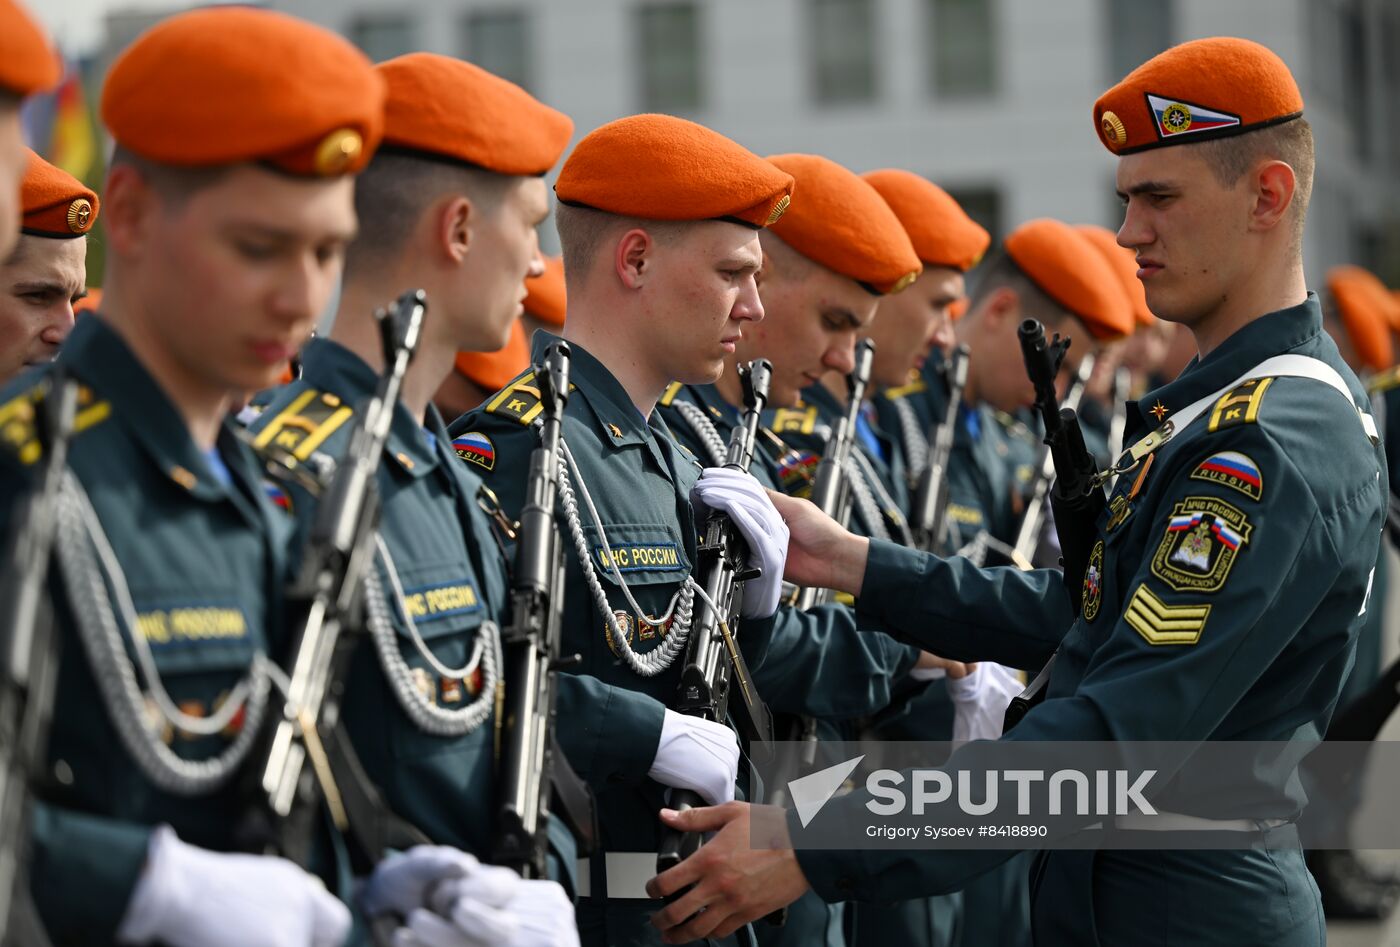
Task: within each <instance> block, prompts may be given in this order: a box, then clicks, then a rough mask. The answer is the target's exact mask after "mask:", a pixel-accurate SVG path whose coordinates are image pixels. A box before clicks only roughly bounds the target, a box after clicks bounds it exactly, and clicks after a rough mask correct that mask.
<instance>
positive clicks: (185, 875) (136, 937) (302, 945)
mask: <svg viewBox="0 0 1400 947" xmlns="http://www.w3.org/2000/svg"><path fill="white" fill-rule="evenodd" d="M349 933H350V910H349V909H348V908H347V907H346V906H345V905H344V904H342V903H340V901H339V900H337V899H336V898H335V897H334V896H333V895H331V894H330V892H328V891H326V889H325V886H324V885H322V884H321V882H320V880H319V879H317V878H314V877H312V876H311V875H308V874H307V873H306V872H304V871H302V870H301V869H300V868H298V867H297V866H296V865H294V864H292V863H291V862H289V861H287V860H286V859H282V858H272V857H268V856H263V855H229V854H224V853H221V852H211V851H207V850H205V849H202V848H195V847H194V846H193V845H186V844H185V843H184V842H182V841H180V839H179V838H178V837H177V836H176V835H175V832H174V830H172V829H171V828H170V826H168V825H162V826H160V827H159V828H158V829H156V830H155V832H154V833H153V834H152V835H151V842H150V845H149V847H148V849H147V852H146V868H145V871H144V872H142V874H141V878H140V880H139V881H137V883H136V889H135V890H134V891H133V892H132V895H131V903H130V904H128V905H127V908H126V915H125V916H124V917H123V918H122V922H121V925H120V926H119V927H118V928H117V940H118V942H120V943H123V944H150V943H154V942H159V943H162V944H166V945H168V947H244V945H247V944H264V945H267V947H340V945H341V944H343V943H344V942H345V937H346V935H348V934H349Z"/></svg>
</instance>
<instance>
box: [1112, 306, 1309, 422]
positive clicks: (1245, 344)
mask: <svg viewBox="0 0 1400 947" xmlns="http://www.w3.org/2000/svg"><path fill="white" fill-rule="evenodd" d="M1321 332H1322V308H1321V306H1319V305H1318V301H1317V296H1316V295H1315V294H1313V293H1308V298H1307V299H1306V300H1304V301H1303V302H1301V303H1299V304H1298V305H1296V306H1290V307H1289V308H1287V309H1280V310H1278V311H1276V312H1271V313H1269V314H1268V315H1266V316H1261V317H1260V318H1258V319H1255V320H1254V321H1253V322H1251V323H1249V324H1248V325H1246V326H1245V327H1244V328H1242V329H1240V330H1239V331H1238V332H1236V333H1235V334H1234V335H1232V336H1230V337H1229V338H1228V339H1226V340H1225V341H1224V342H1222V343H1221V344H1220V345H1219V346H1218V347H1217V348H1216V349H1215V351H1213V352H1211V353H1210V354H1209V355H1207V356H1206V357H1205V358H1201V357H1200V356H1199V355H1198V356H1196V357H1195V358H1193V359H1192V360H1191V362H1190V363H1189V364H1188V365H1187V366H1186V367H1185V368H1184V369H1182V371H1181V374H1180V376H1178V377H1177V379H1176V380H1175V381H1172V382H1168V383H1167V384H1165V385H1162V386H1161V387H1160V388H1157V389H1155V390H1153V391H1149V392H1148V393H1147V394H1145V395H1143V397H1142V398H1140V399H1139V400H1138V401H1136V402H1134V403H1133V404H1132V406H1131V407H1132V408H1133V410H1130V411H1129V412H1128V422H1129V424H1128V427H1129V430H1128V431H1127V432H1126V433H1127V435H1128V437H1129V438H1131V437H1132V435H1133V433H1134V432H1135V431H1137V430H1139V429H1141V428H1144V427H1145V428H1147V429H1151V428H1155V427H1157V426H1159V425H1160V424H1161V423H1162V422H1163V421H1169V420H1171V417H1172V413H1173V412H1175V411H1179V410H1180V409H1182V408H1184V407H1186V406H1187V405H1189V404H1191V403H1192V402H1194V401H1198V400H1200V399H1201V398H1204V397H1205V396H1206V395H1209V394H1210V393H1212V392H1214V391H1219V390H1220V389H1221V388H1222V387H1224V386H1225V385H1228V384H1230V382H1232V381H1234V380H1235V379H1236V378H1238V377H1240V375H1242V374H1244V373H1245V372H1247V371H1249V370H1250V369H1251V368H1253V367H1254V366H1255V365H1258V364H1259V363H1260V362H1262V361H1264V360H1265V359H1266V358H1269V357H1271V356H1274V355H1279V354H1281V353H1284V352H1290V351H1293V350H1294V349H1297V348H1299V347H1301V346H1303V345H1305V344H1307V343H1308V342H1310V341H1315V340H1316V339H1317V337H1318V336H1319V335H1320V334H1321ZM1158 405H1160V406H1161V407H1162V408H1164V409H1165V412H1163V411H1161V410H1158V411H1156V412H1155V413H1154V411H1153V409H1154V408H1157V406H1158Z"/></svg>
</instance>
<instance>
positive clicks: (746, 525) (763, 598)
mask: <svg viewBox="0 0 1400 947" xmlns="http://www.w3.org/2000/svg"><path fill="white" fill-rule="evenodd" d="M690 502H691V503H692V504H693V505H694V506H695V510H696V514H697V516H698V517H699V518H700V520H701V522H703V521H704V518H705V514H706V512H707V511H708V510H718V511H720V512H722V513H727V514H728V515H729V519H730V520H731V521H733V523H734V526H735V528H736V529H738V531H739V533H740V535H742V536H743V537H744V541H745V542H747V543H748V544H749V565H750V566H752V567H756V568H758V569H761V570H762V574H761V575H760V576H759V577H758V578H757V579H751V580H750V581H748V582H746V583H744V603H743V607H742V608H741V609H740V614H741V615H743V616H744V617H745V618H767V617H768V616H769V615H771V614H773V613H774V612H776V611H777V610H778V601H779V598H780V597H781V595H782V591H783V567H784V565H786V563H787V550H788V527H787V523H784V522H783V518H782V516H780V515H779V514H778V511H777V509H776V508H775V507H774V506H773V501H772V500H770V499H768V494H767V493H766V492H764V489H763V487H762V486H761V485H760V484H759V482H758V481H757V480H755V479H754V478H753V477H752V476H750V475H749V474H747V473H744V472H742V471H738V470H730V469H729V468H727V467H707V468H705V470H704V471H703V472H702V473H701V474H700V479H699V480H698V481H696V483H695V486H694V487H692V488H691V491H690Z"/></svg>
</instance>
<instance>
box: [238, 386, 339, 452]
mask: <svg viewBox="0 0 1400 947" xmlns="http://www.w3.org/2000/svg"><path fill="white" fill-rule="evenodd" d="M263 413H264V414H266V413H267V412H263ZM354 413H355V412H354V410H353V409H352V408H351V407H350V406H349V405H348V404H346V403H345V402H343V401H341V400H340V399H339V398H338V397H336V396H335V395H333V394H331V393H329V392H323V391H317V390H316V389H314V388H308V389H306V390H305V391H303V392H302V393H301V394H299V395H297V396H296V397H295V398H293V399H292V400H291V402H290V403H289V404H288V405H287V406H286V407H285V408H283V409H282V410H281V411H279V412H278V413H277V415H276V416H275V417H274V418H273V419H272V420H271V421H269V422H268V423H267V426H266V427H264V428H263V429H262V430H260V431H258V433H257V436H255V437H254V438H253V448H254V449H255V450H257V451H267V450H275V451H277V452H279V453H285V454H290V455H291V456H292V457H294V458H296V459H297V460H302V461H304V460H306V459H307V458H309V457H310V456H311V454H312V452H313V451H315V450H316V448H318V447H320V446H321V445H322V444H323V443H325V441H326V438H328V437H330V436H331V435H332V434H334V433H335V432H336V431H337V430H338V429H339V428H340V426H341V425H343V424H344V423H345V422H346V421H348V420H350V418H351V416H352V415H354Z"/></svg>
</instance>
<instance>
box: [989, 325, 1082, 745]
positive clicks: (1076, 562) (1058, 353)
mask: <svg viewBox="0 0 1400 947" xmlns="http://www.w3.org/2000/svg"><path fill="white" fill-rule="evenodd" d="M1017 335H1018V336H1019V337H1020V340H1021V355H1022V356H1023V357H1024V358H1025V362H1026V374H1027V375H1029V376H1030V379H1031V383H1032V384H1033V385H1034V386H1035V398H1036V400H1035V404H1036V409H1037V410H1038V411H1039V412H1040V416H1041V420H1042V421H1043V422H1044V424H1045V447H1046V456H1047V457H1048V459H1049V461H1050V463H1051V465H1052V466H1051V468H1050V469H1051V470H1052V471H1053V474H1054V478H1055V483H1054V488H1053V489H1051V490H1049V491H1048V492H1049V494H1050V507H1051V509H1052V510H1053V511H1054V514H1055V533H1056V535H1057V536H1058V537H1059V539H1060V554H1061V563H1062V564H1063V566H1064V583H1065V588H1066V590H1068V592H1069V597H1070V602H1071V603H1072V604H1073V607H1074V613H1075V614H1076V615H1078V614H1079V609H1080V606H1081V604H1082V600H1083V595H1084V573H1085V571H1086V570H1087V569H1088V566H1089V553H1090V550H1091V549H1092V547H1093V543H1094V539H1095V538H1096V537H1097V535H1098V526H1097V523H1098V518H1099V514H1100V513H1102V512H1103V511H1104V508H1105V507H1106V506H1107V505H1108V501H1107V499H1106V498H1105V497H1104V492H1103V488H1102V487H1101V486H1099V485H1098V484H1097V483H1096V482H1095V479H1094V475H1095V474H1096V473H1098V468H1097V465H1096V464H1095V463H1094V458H1093V455H1092V454H1090V453H1089V449H1088V448H1087V447H1085V446H1084V432H1083V431H1081V430H1080V429H1079V418H1078V416H1076V414H1075V413H1074V408H1073V407H1072V406H1068V403H1069V402H1070V401H1071V399H1073V404H1078V402H1079V398H1080V396H1082V395H1083V392H1084V383H1085V382H1087V381H1088V378H1089V372H1090V371H1092V364H1091V365H1090V366H1089V368H1085V366H1084V364H1083V363H1081V364H1080V366H1079V372H1078V374H1077V376H1076V378H1075V385H1074V386H1072V387H1071V390H1070V393H1069V395H1068V396H1067V397H1066V398H1065V401H1066V402H1067V405H1066V406H1065V407H1061V406H1060V403H1059V399H1058V398H1057V396H1056V394H1055V374H1056V373H1057V372H1058V371H1059V370H1060V364H1061V363H1062V362H1063V361H1064V357H1065V351H1066V350H1067V349H1068V348H1069V339H1061V338H1060V336H1059V333H1056V334H1055V337H1054V339H1052V340H1051V341H1050V342H1049V343H1048V344H1047V343H1046V341H1045V327H1044V326H1042V325H1041V324H1040V323H1039V322H1037V321H1036V320H1034V319H1027V320H1026V321H1025V322H1023V323H1021V327H1020V328H1019V329H1018V330H1017ZM1083 361H1084V362H1091V359H1090V357H1089V356H1087V355H1086V356H1085V357H1084V360H1083ZM1042 480H1043V481H1044V482H1045V483H1046V484H1047V487H1048V483H1049V481H1048V479H1047V478H1045V477H1044V476H1043V475H1042ZM1037 487H1039V484H1038V485H1037ZM1042 515H1043V514H1042ZM1029 518H1030V517H1029V511H1027V519H1029ZM1023 525H1024V524H1023ZM1023 532H1024V530H1023ZM1017 548H1018V549H1019V548H1020V541H1019V539H1018V541H1017ZM1054 665H1055V656H1054V655H1051V656H1050V660H1049V661H1047V662H1045V667H1043V668H1041V669H1040V673H1039V674H1037V675H1036V676H1035V678H1034V679H1033V680H1032V681H1031V682H1030V683H1029V684H1027V685H1026V689H1025V690H1024V691H1022V692H1021V693H1020V694H1019V695H1018V696H1016V697H1015V698H1013V699H1012V701H1011V705H1010V706H1009V707H1007V708H1006V716H1005V717H1004V718H1003V720H1004V723H1003V730H1010V729H1011V728H1012V727H1014V726H1015V725H1016V724H1018V723H1020V722H1021V719H1022V718H1023V717H1025V715H1026V714H1027V713H1029V712H1030V709H1031V708H1032V707H1034V706H1035V705H1036V704H1038V703H1040V702H1041V701H1043V700H1044V699H1045V689H1046V687H1048V686H1049V684H1050V673H1051V670H1052V668H1053V667H1054Z"/></svg>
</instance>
